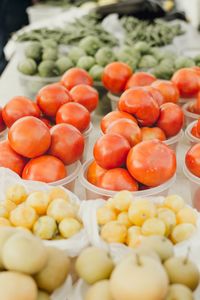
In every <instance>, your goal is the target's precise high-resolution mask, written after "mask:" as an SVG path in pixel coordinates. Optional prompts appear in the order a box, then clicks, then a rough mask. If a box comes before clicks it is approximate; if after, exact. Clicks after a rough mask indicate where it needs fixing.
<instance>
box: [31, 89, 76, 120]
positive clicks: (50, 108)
mask: <svg viewBox="0 0 200 300" xmlns="http://www.w3.org/2000/svg"><path fill="white" fill-rule="evenodd" d="M36 101H37V104H38V106H39V108H40V109H41V111H42V113H43V114H44V115H46V116H48V117H55V116H56V113H57V111H58V109H59V108H60V107H61V106H62V105H63V104H65V103H68V102H70V101H72V97H71V96H70V94H69V92H68V90H67V89H66V88H65V87H64V86H62V85H59V84H49V85H46V86H44V87H43V88H41V89H40V90H39V92H38V94H37V96H36Z"/></svg>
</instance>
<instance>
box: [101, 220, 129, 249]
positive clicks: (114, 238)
mask: <svg viewBox="0 0 200 300" xmlns="http://www.w3.org/2000/svg"><path fill="white" fill-rule="evenodd" d="M126 237H127V228H126V226H125V225H124V224H121V223H120V222H118V221H111V222H109V223H107V224H105V225H104V226H103V227H102V228H101V238H102V239H103V240H104V241H106V242H107V243H121V244H123V243H125V242H126Z"/></svg>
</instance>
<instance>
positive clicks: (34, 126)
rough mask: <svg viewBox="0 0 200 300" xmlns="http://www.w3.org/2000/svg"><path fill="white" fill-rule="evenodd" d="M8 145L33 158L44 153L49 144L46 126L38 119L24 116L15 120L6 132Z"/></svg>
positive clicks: (48, 132)
mask: <svg viewBox="0 0 200 300" xmlns="http://www.w3.org/2000/svg"><path fill="white" fill-rule="evenodd" d="M8 140H9V142H10V146H11V147H12V148H13V149H14V150H15V151H16V152H17V153H19V154H21V155H23V156H25V157H28V158H34V157H37V156H40V155H42V154H44V153H45V152H46V151H47V150H48V149H49V146H50V144H51V135H50V131H49V129H48V127H47V126H46V125H45V124H44V123H43V122H42V121H40V120H39V119H37V118H34V117H24V118H21V119H19V120H18V121H16V122H15V123H14V124H13V126H12V127H11V128H10V130H9V132H8Z"/></svg>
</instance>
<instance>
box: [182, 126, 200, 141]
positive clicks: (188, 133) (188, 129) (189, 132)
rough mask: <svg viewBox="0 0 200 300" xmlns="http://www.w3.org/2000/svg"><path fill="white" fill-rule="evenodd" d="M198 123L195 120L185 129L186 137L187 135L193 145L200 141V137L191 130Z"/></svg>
mask: <svg viewBox="0 0 200 300" xmlns="http://www.w3.org/2000/svg"><path fill="white" fill-rule="evenodd" d="M196 123H197V121H194V122H192V123H190V124H189V125H188V126H187V128H186V130H185V137H186V139H187V141H188V142H189V144H190V145H191V146H193V145H195V144H197V143H200V138H197V137H195V136H194V135H193V134H192V133H191V130H192V128H193V127H194V125H195V124H196Z"/></svg>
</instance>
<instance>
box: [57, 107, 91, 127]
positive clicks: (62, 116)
mask: <svg viewBox="0 0 200 300" xmlns="http://www.w3.org/2000/svg"><path fill="white" fill-rule="evenodd" d="M60 123H67V124H71V125H73V126H74V127H76V128H77V129H78V130H80V131H81V132H83V131H84V130H86V129H87V128H88V127H89V125H90V113H89V111H88V110H87V108H85V107H84V106H83V105H81V104H79V103H73V102H71V103H67V104H64V105H63V106H61V108H60V109H59V110H58V112H57V114H56V124H60Z"/></svg>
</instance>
